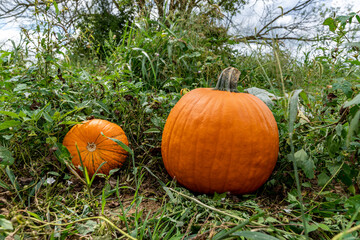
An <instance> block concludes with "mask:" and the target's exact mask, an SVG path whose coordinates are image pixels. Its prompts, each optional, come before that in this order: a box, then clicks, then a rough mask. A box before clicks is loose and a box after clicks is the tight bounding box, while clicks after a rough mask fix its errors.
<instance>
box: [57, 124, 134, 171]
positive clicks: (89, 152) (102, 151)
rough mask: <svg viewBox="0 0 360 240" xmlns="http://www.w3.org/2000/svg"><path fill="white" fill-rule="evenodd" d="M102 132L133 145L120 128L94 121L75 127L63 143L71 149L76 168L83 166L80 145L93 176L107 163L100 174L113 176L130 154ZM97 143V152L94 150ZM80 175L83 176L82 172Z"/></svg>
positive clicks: (87, 166)
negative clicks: (111, 171) (110, 173)
mask: <svg viewBox="0 0 360 240" xmlns="http://www.w3.org/2000/svg"><path fill="white" fill-rule="evenodd" d="M101 132H102V133H103V134H104V135H105V136H107V137H110V138H116V139H118V140H120V141H121V142H123V143H124V144H126V145H129V142H128V140H127V137H126V135H125V133H124V131H123V130H122V128H121V127H120V126H118V125H116V124H115V123H111V122H109V121H106V120H101V119H92V120H89V121H84V122H83V123H81V124H77V125H75V126H74V127H72V128H71V129H70V131H69V132H68V133H67V134H66V136H65V138H64V141H63V145H64V146H65V147H66V148H67V149H68V150H69V152H70V154H71V156H72V162H73V164H74V166H75V167H76V168H77V167H78V166H81V162H80V158H79V154H78V152H77V149H76V145H75V143H77V146H78V148H79V151H80V154H81V159H82V162H83V164H84V166H85V167H86V169H87V171H88V173H89V176H90V177H91V176H92V175H93V174H94V173H95V171H96V170H97V169H98V167H99V166H100V165H101V163H103V162H106V163H105V164H104V165H103V166H102V167H101V168H100V170H99V171H98V173H104V174H109V171H110V170H112V169H115V168H120V167H121V166H122V164H123V162H124V161H125V160H126V158H127V155H128V153H127V152H126V151H125V150H124V149H123V148H122V147H120V146H119V145H118V144H117V143H115V142H114V141H112V140H110V139H108V138H106V137H104V136H102V135H101ZM94 144H95V146H96V148H95V149H94V148H93V146H94ZM93 150H94V151H93ZM78 172H79V173H80V171H79V170H78Z"/></svg>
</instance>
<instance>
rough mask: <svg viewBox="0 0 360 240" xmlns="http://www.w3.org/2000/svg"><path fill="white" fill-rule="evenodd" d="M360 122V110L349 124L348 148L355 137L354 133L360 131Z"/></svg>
mask: <svg viewBox="0 0 360 240" xmlns="http://www.w3.org/2000/svg"><path fill="white" fill-rule="evenodd" d="M359 122H360V109H359V110H358V111H357V113H356V114H355V116H354V117H353V118H352V119H351V122H350V124H349V131H348V134H347V136H346V146H347V147H349V146H350V142H351V140H352V137H353V136H354V133H356V132H357V131H359Z"/></svg>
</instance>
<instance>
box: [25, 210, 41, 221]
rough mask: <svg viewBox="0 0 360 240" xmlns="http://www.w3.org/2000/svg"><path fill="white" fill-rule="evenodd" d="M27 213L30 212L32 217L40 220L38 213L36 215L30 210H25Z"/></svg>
mask: <svg viewBox="0 0 360 240" xmlns="http://www.w3.org/2000/svg"><path fill="white" fill-rule="evenodd" d="M27 213H28V214H30V215H31V216H33V217H34V218H36V219H38V220H40V221H42V219H41V217H40V216H39V215H37V214H36V213H33V212H30V211H27Z"/></svg>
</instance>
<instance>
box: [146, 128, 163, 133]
mask: <svg viewBox="0 0 360 240" xmlns="http://www.w3.org/2000/svg"><path fill="white" fill-rule="evenodd" d="M144 133H160V130H159V129H157V128H150V129H148V130H146V131H144Z"/></svg>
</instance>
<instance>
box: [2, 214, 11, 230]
mask: <svg viewBox="0 0 360 240" xmlns="http://www.w3.org/2000/svg"><path fill="white" fill-rule="evenodd" d="M13 230H14V227H13V225H12V223H11V221H9V220H7V219H6V218H5V216H4V215H0V232H11V231H13Z"/></svg>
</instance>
